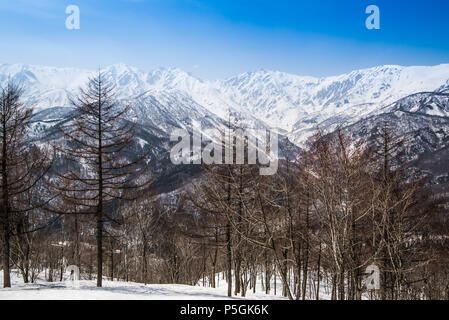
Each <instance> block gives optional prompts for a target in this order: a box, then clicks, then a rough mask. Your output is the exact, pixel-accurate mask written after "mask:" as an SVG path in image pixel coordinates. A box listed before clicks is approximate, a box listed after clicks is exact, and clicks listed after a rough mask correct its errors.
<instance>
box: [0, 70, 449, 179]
mask: <svg viewBox="0 0 449 320" xmlns="http://www.w3.org/2000/svg"><path fill="white" fill-rule="evenodd" d="M102 71H104V72H106V73H107V74H108V75H109V76H110V79H111V80H112V81H113V82H114V84H115V85H116V87H117V93H118V98H119V99H121V100H123V101H126V102H127V103H130V105H131V106H132V107H131V110H130V111H131V112H130V113H129V114H128V115H127V117H128V118H127V119H128V121H133V122H135V123H137V124H138V130H137V134H138V142H139V143H138V145H137V146H136V148H142V149H144V148H145V146H147V145H148V146H149V145H151V146H152V148H153V149H154V151H152V153H153V155H154V159H153V160H154V161H155V162H156V161H157V160H161V159H162V158H163V159H165V160H167V162H168V161H169V160H168V158H167V150H168V148H169V134H170V132H171V131H172V130H173V128H176V127H184V128H192V127H193V128H195V127H201V128H211V127H217V126H223V125H225V124H226V122H227V121H228V119H229V118H230V117H232V118H234V119H238V120H239V121H241V122H244V124H245V126H247V127H252V128H265V129H272V130H276V131H277V132H278V133H279V134H280V135H281V136H282V137H285V141H290V142H291V143H292V144H294V145H296V146H298V147H303V146H304V143H305V142H306V141H307V139H308V138H309V137H310V136H311V135H312V134H313V132H314V131H315V130H316V129H317V128H322V129H324V130H326V131H328V132H332V131H333V130H335V129H337V128H344V130H346V131H348V132H349V134H351V135H354V136H357V137H359V138H364V139H367V140H369V139H371V138H372V137H373V135H374V132H375V129H376V127H378V126H379V125H380V124H381V123H385V122H388V123H391V124H392V125H394V126H395V127H397V128H398V130H399V134H400V135H402V136H404V138H405V139H406V140H407V141H408V150H409V155H410V161H415V162H416V161H420V164H419V166H420V167H421V168H422V169H424V170H430V171H432V170H433V171H432V174H433V175H434V178H433V181H434V182H435V184H445V183H449V168H447V166H448V165H447V164H448V163H449V156H448V155H447V151H448V150H449V64H442V65H438V66H411V67H403V66H394V65H388V66H379V67H374V68H369V69H363V70H356V71H352V72H350V73H348V74H343V75H339V76H332V77H324V78H316V77H309V76H299V75H294V74H289V73H283V72H278V71H267V70H259V71H255V72H246V73H242V74H239V75H237V76H234V77H231V78H228V79H224V80H215V81H206V80H201V79H199V78H197V77H195V76H193V75H191V74H189V73H187V72H184V71H182V70H180V69H177V68H160V69H157V70H154V71H150V72H144V71H141V70H139V69H137V68H134V67H130V66H127V65H124V64H117V65H112V66H109V67H106V68H103V69H102ZM96 72H98V71H94V70H84V69H76V68H55V67H46V66H33V65H23V64H13V65H10V64H3V65H0V85H4V84H5V82H6V81H7V80H8V79H12V80H14V81H16V82H19V83H20V84H22V85H23V87H24V88H25V92H24V96H23V99H24V102H25V103H27V104H28V105H29V106H32V107H34V109H35V112H36V113H35V117H34V122H33V124H32V127H31V130H30V136H31V137H33V139H34V140H35V141H44V140H45V139H46V138H48V137H50V136H51V135H52V132H53V134H54V128H55V126H56V125H57V124H58V123H60V122H61V121H66V120H67V119H68V118H69V117H70V116H71V111H72V107H71V105H70V100H69V98H70V96H72V95H75V94H76V93H77V91H78V89H79V87H80V86H83V85H85V84H86V82H87V80H88V79H89V77H90V76H93V75H94V74H95V73H96ZM444 150H445V151H446V152H445V151H444ZM163 154H164V155H163ZM162 155H163V156H162ZM432 159H433V160H432ZM436 159H439V160H436ZM429 161H430V162H429ZM432 161H433V162H438V163H441V164H442V165H439V166H436V165H435V163H434V164H429V163H431V162H432ZM159 162H160V161H159ZM417 166H418V164H417ZM433 167H438V170H437V169H436V168H433ZM431 168H433V169H431ZM444 168H446V169H447V170H446V169H444ZM160 169H161V172H162V171H164V170H166V168H165V169H164V168H160ZM170 170H172V171H173V170H175V169H174V168H171V169H170ZM179 170H180V169H179V168H178V169H176V170H175V171H176V172H178V173H179V172H180V171H179ZM435 170H436V171H435ZM181 171H182V170H181ZM434 171H435V172H434ZM164 177H167V175H164Z"/></svg>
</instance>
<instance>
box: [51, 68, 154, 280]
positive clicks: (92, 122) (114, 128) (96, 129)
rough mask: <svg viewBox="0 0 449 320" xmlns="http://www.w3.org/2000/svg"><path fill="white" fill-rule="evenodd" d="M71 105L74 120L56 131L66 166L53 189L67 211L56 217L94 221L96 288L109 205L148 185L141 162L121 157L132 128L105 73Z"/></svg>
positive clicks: (114, 218)
mask: <svg viewBox="0 0 449 320" xmlns="http://www.w3.org/2000/svg"><path fill="white" fill-rule="evenodd" d="M72 104H73V105H74V106H75V113H76V114H75V117H74V119H73V121H71V122H70V123H68V124H67V125H65V126H63V127H62V133H63V136H64V138H65V139H66V140H67V143H66V144H65V146H63V147H60V146H58V147H57V148H58V149H59V150H60V151H61V152H63V153H64V154H65V157H66V158H65V160H66V161H68V162H69V164H70V166H71V167H70V169H69V170H67V171H65V172H63V173H62V174H58V178H59V179H58V183H57V184H56V185H55V188H56V189H58V190H59V191H60V192H61V195H62V198H63V200H64V202H65V203H67V204H68V205H69V206H70V208H71V210H68V211H66V212H62V213H66V214H67V213H68V214H71V213H76V214H80V213H81V214H89V215H92V216H94V217H95V221H96V242H97V286H98V287H101V286H102V277H103V232H104V223H105V222H111V221H115V222H117V221H118V219H116V217H113V216H112V214H111V211H112V205H113V201H114V200H129V199H133V198H135V194H136V192H137V191H138V190H139V189H142V188H143V187H144V186H146V185H147V184H148V183H149V181H150V180H149V179H148V177H147V176H146V175H145V169H146V168H145V167H142V166H140V164H141V161H140V160H142V158H143V157H139V158H137V159H135V160H128V159H127V158H126V156H125V151H126V148H127V147H130V146H131V144H132V143H133V141H134V138H135V136H134V126H133V125H132V124H131V123H130V122H128V121H126V120H125V119H124V116H125V114H126V112H127V110H128V107H129V106H128V105H127V106H122V105H121V104H120V103H118V100H117V98H116V91H115V86H114V85H113V84H112V82H111V81H110V80H109V79H108V76H107V74H105V73H103V72H101V71H99V72H98V74H97V75H96V76H95V77H93V78H90V80H89V82H88V84H87V87H86V88H81V89H80V93H79V95H78V96H76V97H75V98H73V99H72ZM76 167H78V169H79V170H75V169H74V168H76ZM131 193H134V195H131ZM108 211H109V212H108Z"/></svg>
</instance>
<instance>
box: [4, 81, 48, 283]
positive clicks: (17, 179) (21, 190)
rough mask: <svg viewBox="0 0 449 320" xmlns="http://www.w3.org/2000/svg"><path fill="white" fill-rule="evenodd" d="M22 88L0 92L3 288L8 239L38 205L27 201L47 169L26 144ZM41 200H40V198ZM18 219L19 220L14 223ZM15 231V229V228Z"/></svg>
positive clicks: (26, 116)
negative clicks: (23, 216)
mask: <svg viewBox="0 0 449 320" xmlns="http://www.w3.org/2000/svg"><path fill="white" fill-rule="evenodd" d="M22 92H23V90H22V88H21V87H20V86H18V85H17V84H15V83H13V82H12V81H9V82H8V83H7V84H6V86H5V87H4V88H2V89H1V92H0V148H1V149H0V150H1V151H0V165H1V166H0V170H1V185H0V188H1V194H0V197H1V209H2V210H1V211H2V213H1V220H0V222H1V225H2V231H3V232H2V235H3V239H2V240H3V241H2V243H3V250H2V251H3V255H2V261H3V285H4V287H10V286H11V280H10V240H11V235H13V234H21V233H22V232H23V231H24V230H23V229H22V228H21V227H20V226H21V224H20V223H19V224H16V223H15V222H17V221H19V222H21V221H23V220H22V219H21V218H20V216H21V215H23V214H26V213H27V212H30V211H31V210H33V208H35V207H37V206H39V205H42V204H37V203H36V201H34V199H33V198H29V195H30V194H31V192H30V191H31V190H32V189H33V188H34V187H35V186H36V185H37V183H38V182H39V181H40V180H41V179H42V177H43V175H44V174H45V172H46V171H47V170H46V169H48V168H49V165H48V163H47V162H48V156H47V154H45V153H43V152H42V151H41V150H39V149H38V148H37V147H35V146H33V145H31V144H30V143H29V141H27V135H26V131H27V124H28V123H29V121H30V119H31V117H32V114H33V111H32V109H31V108H27V107H26V106H25V105H24V104H22V103H21V96H22ZM42 198H43V197H42ZM17 217H19V219H16V218H17ZM17 227H19V228H17Z"/></svg>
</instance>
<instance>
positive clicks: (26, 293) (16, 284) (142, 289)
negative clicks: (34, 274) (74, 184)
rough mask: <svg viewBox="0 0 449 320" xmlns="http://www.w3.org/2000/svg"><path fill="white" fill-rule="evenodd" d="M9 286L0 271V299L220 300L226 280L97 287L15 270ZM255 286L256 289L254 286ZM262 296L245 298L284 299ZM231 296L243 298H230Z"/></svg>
mask: <svg viewBox="0 0 449 320" xmlns="http://www.w3.org/2000/svg"><path fill="white" fill-rule="evenodd" d="M11 281H12V288H7V289H4V288H3V272H2V271H0V285H1V287H2V288H1V289H0V300H19V299H20V300H222V299H229V298H228V297H227V295H226V292H227V290H226V282H225V281H224V280H220V283H219V284H220V287H219V288H216V289H213V288H209V287H202V286H199V285H198V286H186V285H175V284H167V285H163V284H150V285H144V284H140V283H133V282H123V281H109V280H104V281H103V288H97V287H96V283H95V281H93V280H92V281H89V280H81V281H80V282H79V287H78V288H76V287H73V285H74V283H73V282H72V281H63V282H47V281H45V280H43V279H42V278H39V279H38V280H37V281H36V283H29V284H25V283H23V280H22V278H21V276H20V274H18V273H17V272H16V271H14V272H13V273H12V274H11ZM258 289H259V288H258ZM281 292H282V290H279V291H278V292H277V293H278V296H274V295H266V294H264V293H262V291H260V290H259V292H257V293H255V294H253V293H252V292H248V297H247V298H246V299H251V300H272V299H285V298H283V297H282V296H280V295H279V294H280V293H281ZM233 299H243V298H242V297H233Z"/></svg>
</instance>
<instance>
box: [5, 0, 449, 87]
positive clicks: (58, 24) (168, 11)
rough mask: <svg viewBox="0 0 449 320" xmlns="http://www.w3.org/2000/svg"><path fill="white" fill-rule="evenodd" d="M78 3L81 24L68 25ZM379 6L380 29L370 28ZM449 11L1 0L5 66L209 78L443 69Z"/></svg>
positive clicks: (332, 0) (207, 0)
mask: <svg viewBox="0 0 449 320" xmlns="http://www.w3.org/2000/svg"><path fill="white" fill-rule="evenodd" d="M70 4H74V5H77V6H78V7H79V8H80V13H81V28H80V30H67V29H66V28H65V20H66V17H67V15H66V13H65V9H66V7H67V6H68V5H70ZM371 4H374V5H377V6H378V7H379V8H380V13H381V20H380V21H381V29H380V30H367V29H366V28H365V20H366V18H367V16H368V15H367V14H365V9H366V7H367V6H368V5H371ZM448 16H449V1H447V0H427V1H418V0H370V1H365V0H319V1H317V0H308V1H302V0H296V1H286V0H277V1H274V0H270V1H268V0H220V1H217V0H70V1H66V0H14V1H10V0H0V30H1V31H0V32H1V38H0V40H1V42H0V43H1V44H0V49H1V50H0V63H28V64H43V65H53V66H73V67H83V68H96V67H98V66H99V65H101V66H104V65H109V64H114V63H120V62H122V63H125V64H129V65H133V66H136V67H138V68H141V69H143V70H151V69H155V68H157V67H160V66H174V67H179V68H181V69H183V70H185V71H188V72H191V73H192V74H194V75H196V76H198V77H200V78H206V79H215V78H225V77H229V76H232V75H235V74H237V73H241V72H245V71H253V70H258V69H270V70H279V71H285V72H290V73H296V74H301V75H311V76H327V75H336V74H340V73H345V72H349V71H351V70H354V69H360V68H366V67H372V66H377V65H383V64H400V65H435V64H440V63H449V18H448Z"/></svg>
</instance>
